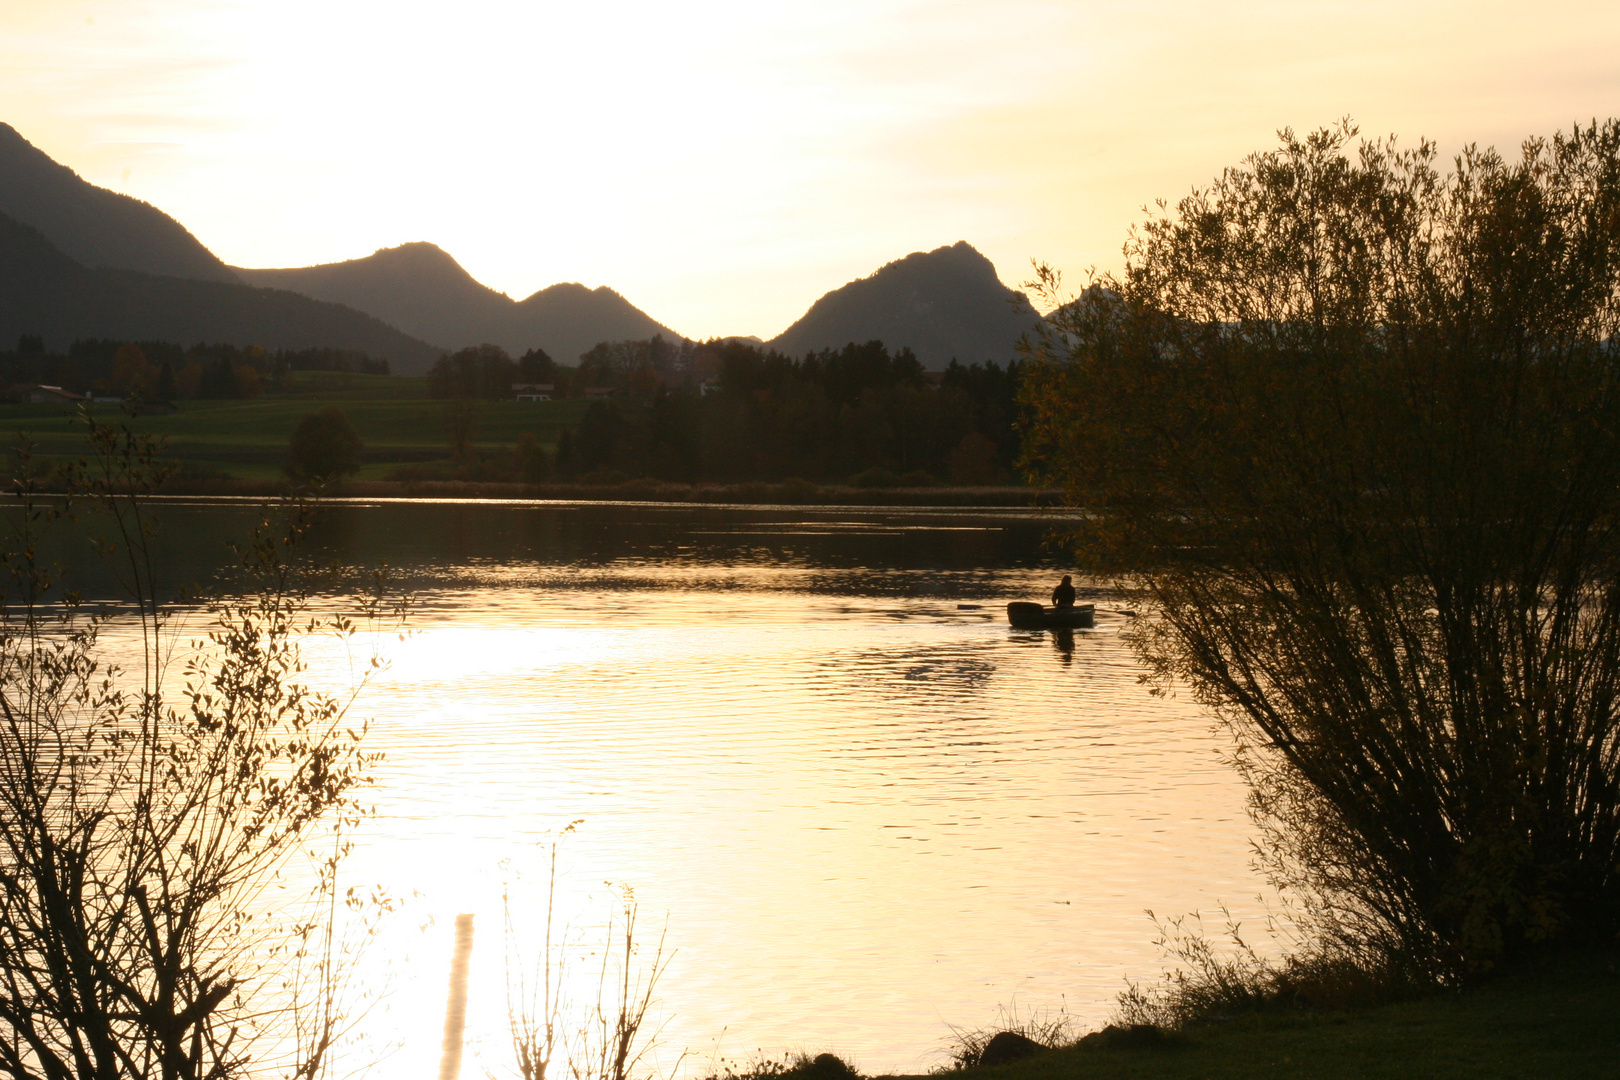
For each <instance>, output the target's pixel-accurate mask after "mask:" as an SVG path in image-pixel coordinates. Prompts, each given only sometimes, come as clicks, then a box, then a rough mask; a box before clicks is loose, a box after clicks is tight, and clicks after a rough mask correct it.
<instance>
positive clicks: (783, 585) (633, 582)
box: [309, 566, 1260, 1080]
mask: <svg viewBox="0 0 1620 1080" xmlns="http://www.w3.org/2000/svg"><path fill="white" fill-rule="evenodd" d="M821 573H822V572H821V571H817V570H814V569H809V568H806V569H801V570H792V569H781V568H778V569H775V570H772V571H771V572H769V573H761V572H755V571H749V570H737V569H735V568H707V569H704V568H694V567H684V568H683V567H679V566H676V567H672V568H671V567H666V568H665V569H663V570H659V569H657V568H654V567H644V568H641V569H638V570H634V571H625V572H620V573H618V574H616V575H603V576H595V577H593V576H592V574H590V573H580V572H558V573H554V574H541V575H538V576H535V575H530V576H529V577H527V578H524V577H522V575H516V576H514V575H513V574H511V573H507V572H504V571H502V570H500V569H499V568H493V567H492V568H490V569H489V570H488V578H487V580H485V581H484V582H483V583H482V584H481V585H479V587H476V588H465V589H459V590H456V589H451V590H440V591H434V592H429V593H427V594H425V595H424V596H423V597H422V598H421V604H420V607H419V611H418V613H417V616H416V618H415V620H414V626H415V628H416V634H415V636H414V637H412V638H411V639H410V640H408V641H407V642H405V643H403V644H398V645H393V646H390V647H389V648H388V650H387V652H388V653H389V656H390V660H391V662H392V666H391V667H390V668H389V669H388V670H387V671H386V672H385V673H384V674H383V675H382V676H381V677H380V678H379V679H377V680H376V682H375V683H374V684H373V685H372V686H371V687H369V688H368V689H367V691H366V692H365V694H364V696H363V697H362V699H361V702H360V704H359V706H358V711H359V712H360V713H361V714H363V715H365V716H370V717H373V718H375V720H374V727H373V730H372V735H371V737H370V745H371V747H372V749H375V750H380V751H383V752H385V753H386V754H387V760H386V761H385V762H384V763H383V765H382V766H381V767H380V768H379V770H378V772H377V786H376V788H375V790H374V792H373V795H374V798H375V803H376V807H377V811H378V817H377V820H376V821H375V822H373V823H372V824H371V825H369V826H368V827H367V829H366V833H365V836H364V839H363V842H362V844H361V846H360V849H359V850H358V851H357V853H356V855H355V857H354V858H353V859H352V860H351V862H350V863H349V864H348V866H347V868H346V870H345V872H344V873H345V880H346V883H348V884H365V883H371V882H381V883H382V884H384V885H385V886H386V887H387V889H388V890H389V891H390V892H392V893H393V894H395V895H399V896H410V897H411V899H410V900H409V902H408V903H407V905H406V908H405V911H404V912H403V914H402V916H401V917H400V918H398V919H396V920H394V923H393V925H392V927H391V928H390V929H389V930H387V932H386V934H385V937H384V939H383V941H382V942H380V945H381V947H380V948H376V949H374V950H373V952H372V954H371V960H370V963H371V964H372V965H373V966H372V969H371V976H370V977H371V978H372V979H373V980H379V981H380V980H381V979H382V978H383V975H382V971H383V969H384V968H387V969H389V972H390V974H389V977H390V978H391V979H392V981H393V983H392V984H393V987H394V989H393V992H392V994H391V996H390V998H389V1000H388V1002H387V1008H386V1011H385V1012H382V1011H380V1012H378V1013H376V1014H374V1016H373V1017H372V1019H371V1020H370V1021H368V1025H367V1026H368V1028H369V1030H370V1031H371V1033H372V1036H373V1038H374V1040H376V1041H378V1042H385V1041H388V1039H389V1038H393V1039H397V1040H400V1041H402V1043H403V1045H402V1047H401V1049H400V1050H399V1051H398V1052H397V1053H396V1054H395V1055H394V1056H393V1057H391V1058H390V1059H389V1063H388V1064H387V1065H386V1066H384V1068H385V1069H386V1070H387V1072H388V1074H389V1075H390V1076H397V1077H399V1078H400V1080H416V1078H422V1080H426V1078H428V1077H431V1076H432V1075H434V1073H435V1069H436V1064H437V1061H438V1045H439V1038H440V1031H441V1025H442V1018H443V1009H444V1002H445V988H446V980H447V978H448V971H449V958H450V945H451V938H452V934H453V927H454V923H455V917H456V915H457V914H458V913H460V912H471V913H473V914H475V915H476V917H477V918H476V925H477V938H476V943H475V946H474V950H473V956H472V973H471V992H470V997H469V1003H468V1011H467V1033H468V1040H469V1041H468V1048H467V1060H466V1064H465V1065H464V1066H463V1075H466V1076H473V1075H478V1073H479V1072H481V1071H488V1072H491V1073H493V1074H495V1075H505V1074H507V1073H508V1072H509V1064H510V1061H511V1051H510V1047H509V1044H508V1041H507V1036H506V1033H505V1026H504V1023H505V1013H506V1001H505V991H504V980H503V959H502V956H503V944H502V936H501V929H500V927H501V896H502V892H503V887H505V886H506V885H509V884H510V885H511V886H512V887H513V888H514V889H516V890H517V891H518V892H519V893H521V894H523V899H521V900H520V901H519V903H518V905H517V907H518V910H517V911H516V912H515V918H516V921H517V923H518V924H519V927H520V929H522V930H523V931H524V932H527V933H537V932H538V930H539V927H540V925H541V920H542V910H541V904H540V902H539V900H538V899H537V898H538V896H539V895H540V893H541V890H543V887H544V881H545V876H546V875H545V861H546V853H547V851H548V848H547V844H548V843H549V841H550V839H551V838H552V837H554V836H555V835H556V833H557V832H558V830H560V829H562V828H563V827H564V826H566V825H567V824H568V823H569V822H571V821H574V820H576V819H583V824H581V825H580V826H579V827H578V830H577V832H576V833H575V834H573V835H570V836H569V837H567V838H566V840H564V842H563V844H562V848H561V857H560V860H559V866H560V870H561V874H562V882H561V899H560V902H559V909H560V914H559V919H560V921H566V922H568V923H570V924H572V925H573V926H574V927H575V929H576V934H577V933H584V932H585V928H588V927H593V926H599V925H600V924H601V923H602V921H603V920H604V919H605V917H606V914H607V912H608V910H609V909H610V907H611V905H612V902H613V901H612V896H613V893H612V890H611V889H610V888H609V887H608V886H607V885H605V884H604V883H606V882H613V883H616V884H627V885H629V886H632V887H633V888H634V890H635V894H636V897H637V898H638V900H639V903H640V906H641V935H642V943H643V945H644V947H645V948H647V949H649V950H650V949H651V947H652V945H654V944H655V943H656V937H657V934H658V932H659V930H660V929H661V928H662V927H663V925H664V922H665V918H666V916H667V920H668V944H669V947H671V948H673V949H675V950H677V951H676V955H675V957H674V959H673V961H672V963H671V964H670V966H669V968H668V971H667V974H666V975H665V976H664V978H663V980H662V981H661V983H660V984H659V992H658V995H657V996H658V1001H659V1004H658V1006H656V1007H655V1012H657V1013H658V1014H659V1016H660V1017H661V1018H663V1019H665V1020H667V1026H665V1028H664V1030H663V1035H662V1038H661V1044H662V1049H661V1051H660V1055H659V1061H660V1063H661V1064H662V1066H663V1067H664V1068H665V1069H666V1070H670V1069H673V1068H674V1067H675V1066H676V1062H677V1059H679V1058H680V1056H681V1054H682V1053H683V1052H686V1053H687V1055H688V1056H687V1057H686V1059H685V1061H684V1063H682V1064H681V1066H680V1068H681V1071H683V1072H688V1073H690V1072H693V1071H701V1070H703V1069H706V1068H707V1067H708V1066H709V1065H710V1064H711V1062H712V1058H713V1055H714V1054H715V1053H716V1052H718V1053H719V1054H721V1055H724V1056H726V1057H732V1058H735V1057H739V1056H740V1057H744V1058H747V1057H749V1056H751V1055H752V1054H753V1053H754V1052H755V1051H756V1050H763V1051H764V1052H766V1053H769V1054H774V1053H780V1052H782V1051H783V1050H787V1049H796V1048H803V1049H806V1050H809V1051H811V1052H812V1053H814V1052H819V1051H821V1050H832V1051H834V1052H837V1053H840V1054H842V1055H847V1056H848V1057H849V1058H850V1059H851V1060H853V1061H854V1062H855V1064H857V1065H858V1066H859V1067H860V1068H861V1069H863V1070H865V1071H868V1072H878V1071H889V1070H906V1071H918V1070H921V1069H924V1068H926V1067H927V1066H928V1065H930V1064H932V1063H934V1062H935V1061H937V1060H938V1053H937V1052H938V1050H939V1048H940V1046H941V1045H942V1043H943V1042H944V1040H945V1036H946V1034H947V1030H946V1024H947V1023H949V1024H955V1025H958V1026H969V1027H972V1026H978V1025H981V1024H986V1023H989V1022H991V1021H992V1020H993V1018H994V1014H995V1011H996V1008H997V1006H998V1005H1010V1004H1016V1005H1017V1006H1018V1007H1019V1008H1021V1009H1030V1008H1051V1009H1055V1008H1058V1007H1066V1008H1067V1009H1068V1011H1069V1012H1070V1013H1071V1014H1073V1015H1074V1016H1075V1017H1077V1018H1078V1019H1079V1020H1080V1021H1081V1022H1083V1023H1085V1024H1096V1023H1100V1022H1101V1021H1103V1020H1104V1019H1105V1018H1106V1016H1107V1013H1108V1011H1109V1009H1110V1008H1111V1005H1112V1001H1113V997H1114V995H1115V994H1116V993H1117V991H1118V990H1119V989H1121V987H1122V986H1123V985H1124V979H1125V978H1126V976H1127V975H1129V976H1132V977H1136V978H1141V977H1144V976H1151V975H1153V974H1155V973H1156V972H1157V971H1158V970H1159V957H1158V955H1157V953H1156V950H1155V948H1154V947H1153V944H1152V939H1153V936H1154V931H1153V928H1152V925H1151V924H1150V922H1149V921H1148V920H1147V918H1146V917H1145V915H1144V914H1143V911H1144V909H1145V908H1153V909H1155V910H1156V911H1159V912H1161V913H1181V912H1184V911H1191V910H1194V909H1203V910H1205V911H1209V910H1210V909H1212V908H1213V907H1214V906H1215V905H1217V904H1218V903H1222V902H1225V903H1227V904H1230V905H1232V907H1233V909H1234V911H1235V912H1237V913H1240V914H1243V913H1247V914H1249V915H1250V916H1252V915H1254V914H1255V904H1254V903H1253V901H1252V898H1253V897H1254V896H1255V894H1256V893H1257V892H1259V891H1260V884H1259V882H1258V880H1257V879H1256V878H1255V877H1254V875H1253V874H1252V873H1251V872H1250V871H1249V869H1248V854H1247V840H1246V837H1247V835H1248V830H1247V821H1246V819H1245V816H1244V813H1243V804H1242V791H1241V787H1240V785H1239V783H1238V781H1237V780H1236V778H1235V777H1234V776H1233V775H1232V774H1231V772H1230V771H1229V770H1228V769H1226V768H1225V767H1224V766H1223V765H1222V764H1221V763H1220V761H1219V758H1218V754H1219V751H1220V750H1221V748H1222V746H1223V742H1222V740H1221V738H1220V737H1219V736H1217V735H1216V734H1214V733H1213V732H1212V731H1211V728H1210V721H1209V719H1208V718H1207V716H1206V715H1205V714H1204V713H1203V712H1201V711H1200V710H1199V709H1198V708H1196V707H1195V706H1194V705H1193V704H1192V703H1191V702H1190V701H1189V700H1187V699H1185V698H1169V699H1161V698H1154V697H1151V696H1150V695H1149V694H1148V693H1147V691H1146V689H1144V687H1142V686H1141V685H1140V684H1139V683H1138V678H1137V676H1138V669H1137V667H1136V665H1135V664H1134V662H1133V661H1132V659H1131V657H1130V655H1129V653H1128V652H1127V650H1126V648H1125V647H1124V645H1123V643H1122V642H1121V641H1120V640H1119V636H1118V631H1119V629H1120V628H1121V626H1122V625H1123V624H1124V621H1125V620H1124V618H1123V617H1122V616H1120V615H1118V614H1117V613H1114V612H1113V611H1111V610H1110V606H1109V605H1108V604H1106V603H1105V604H1103V605H1102V615H1101V617H1100V618H1099V622H1098V629H1097V630H1095V631H1092V632H1081V633H1077V634H1075V635H1074V638H1073V645H1072V649H1067V648H1065V647H1063V643H1061V642H1059V641H1057V639H1056V638H1055V637H1054V636H1053V635H1050V634H1026V633H1015V632H1012V631H1010V630H1009V629H1008V628H1007V627H1006V625H1005V623H1004V620H1003V618H1002V613H1001V604H1002V603H1003V602H1004V599H1003V598H1004V597H1005V596H1006V595H1009V594H1010V595H1025V594H1027V595H1039V593H1040V592H1041V591H1044V590H1045V589H1049V588H1050V582H1049V580H1048V577H1049V575H1046V574H1044V573H1036V572H1034V571H1028V570H1017V571H1008V572H1005V573H1001V574H990V575H983V574H980V575H976V576H975V577H974V578H973V579H972V581H971V582H969V583H968V584H967V585H964V586H963V587H962V588H961V589H958V590H957V593H958V595H961V594H963V593H971V592H972V586H973V583H975V582H976V583H977V585H978V587H979V588H980V591H981V593H982V596H983V600H984V602H983V605H982V607H981V609H979V610H962V609H959V608H958V607H957V600H956V599H955V598H954V597H953V599H951V600H949V601H947V600H941V599H939V598H938V596H937V594H936V595H935V596H931V597H916V596H906V595H902V594H903V593H904V591H905V590H903V589H886V588H881V587H878V588H874V589H873V590H871V592H870V593H869V594H868V595H861V594H859V593H858V592H854V591H852V590H850V589H848V588H844V587H842V586H841V587H840V589H839V590H838V591H837V592H836V593H833V592H827V591H818V589H817V587H816V580H817V578H818V575H819V574H821ZM660 575H662V577H660ZM649 583H650V585H651V586H654V587H645V586H649ZM961 599H962V600H963V601H971V600H972V599H973V597H972V596H970V595H961ZM309 655H310V657H311V659H312V662H313V672H314V675H315V677H316V679H317V681H319V680H320V679H321V678H322V677H323V675H322V672H323V671H325V672H327V673H328V674H329V675H330V676H331V678H332V679H333V681H334V682H341V680H342V678H343V677H346V672H347V668H346V667H343V666H342V665H345V664H346V663H347V661H346V659H345V658H344V657H343V656H342V655H341V654H340V653H338V652H337V651H335V650H332V649H331V648H330V647H329V646H325V645H322V644H321V643H318V642H317V643H312V646H311V649H310V654H309ZM340 667H341V668H342V674H339V668H340ZM385 957H386V962H385ZM388 1033H392V1034H391V1035H390V1034H388Z"/></svg>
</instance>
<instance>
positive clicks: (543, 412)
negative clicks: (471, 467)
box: [0, 372, 589, 480]
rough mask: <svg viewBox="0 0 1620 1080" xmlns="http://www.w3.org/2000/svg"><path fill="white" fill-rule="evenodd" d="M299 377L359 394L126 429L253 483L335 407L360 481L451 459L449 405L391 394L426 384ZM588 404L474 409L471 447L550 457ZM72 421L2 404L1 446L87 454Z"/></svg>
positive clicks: (190, 414) (52, 408)
mask: <svg viewBox="0 0 1620 1080" xmlns="http://www.w3.org/2000/svg"><path fill="white" fill-rule="evenodd" d="M295 374H297V375H309V376H316V375H320V376H326V375H342V376H343V377H344V378H347V379H350V380H354V381H355V382H356V385H355V386H353V387H351V388H350V389H346V390H345V389H334V388H325V389H319V388H306V389H300V390H298V391H296V392H293V393H288V394H274V395H268V394H267V395H265V396H262V397H257V398H248V399H246V400H241V401H181V402H179V403H178V405H179V408H178V411H176V412H174V413H172V414H170V415H168V416H142V417H138V418H136V419H135V420H133V421H132V422H131V426H132V427H133V428H134V429H135V430H136V431H140V432H143V433H148V434H152V435H157V436H159V437H161V438H163V439H164V440H165V443H166V456H168V457H172V458H176V459H179V460H182V461H189V462H193V463H195V464H198V465H202V466H207V467H210V468H213V469H216V470H218V471H221V472H224V473H226V474H228V475H230V476H233V477H236V478H239V479H243V480H259V479H266V478H269V477H271V476H275V475H279V474H280V467H281V464H282V462H283V461H284V460H285V459H286V455H287V442H288V440H289V439H290V438H291V437H292V432H293V429H294V428H295V427H297V425H298V421H299V420H300V419H302V418H303V417H304V416H305V415H307V414H308V413H311V412H313V411H314V410H315V409H317V408H319V407H320V406H322V405H325V404H328V403H333V404H336V405H338V406H339V407H340V408H342V409H343V411H344V412H345V413H346V414H347V415H348V417H349V421H350V422H351V423H352V424H353V425H354V427H355V431H356V432H358V433H359V435H360V440H361V442H362V443H364V444H365V447H366V464H365V467H364V468H363V469H362V472H361V477H362V478H370V479H375V478H380V477H381V476H383V475H385V474H386V473H387V472H388V471H390V469H391V468H392V467H393V466H394V465H397V464H401V463H407V462H410V463H417V462H431V461H448V460H449V457H450V451H449V447H448V445H447V443H446V439H445V432H444V408H445V403H444V402H443V401H438V400H435V399H432V398H428V397H426V396H423V394H424V393H425V391H424V390H423V389H422V388H416V387H412V386H408V385H407V386H398V385H390V384H398V383H405V384H410V383H423V382H424V380H421V379H406V378H402V377H398V376H384V375H370V376H368V375H347V374H346V373H335V372H297V373H295ZM359 383H368V384H369V383H379V384H381V385H380V386H377V387H373V386H369V385H366V386H361V385H359ZM362 395H363V396H362ZM412 395H415V396H412ZM588 404H589V403H588V402H586V401H584V400H581V399H569V400H564V401H537V402H527V401H525V402H518V401H486V402H480V403H479V406H478V413H477V421H476V424H475V428H474V432H473V445H474V446H475V447H478V448H483V449H492V448H495V447H501V446H512V445H515V444H516V443H517V441H518V438H519V436H521V435H522V434H524V433H525V432H527V433H531V434H533V435H534V437H535V439H536V441H537V442H539V443H540V445H542V446H544V447H546V448H548V449H554V448H555V446H556V441H557V437H558V435H559V434H561V432H562V430H563V429H564V428H566V427H573V426H575V425H577V424H578V423H579V419H580V417H581V416H582V415H583V413H584V411H585V408H586V406H587V405H588ZM102 408H103V409H105V410H107V411H108V412H109V413H114V412H115V410H116V406H102ZM76 415H77V412H76V410H75V409H74V408H72V407H69V406H62V405H0V432H3V433H5V436H6V438H5V439H4V441H5V442H7V443H9V442H11V441H12V439H11V438H10V436H12V435H13V433H16V432H26V433H27V434H28V436H29V437H30V438H31V439H32V440H33V441H34V442H35V444H36V446H37V450H36V453H37V454H38V456H39V457H40V458H41V459H44V460H49V459H52V458H61V457H73V456H76V455H78V454H80V453H82V452H83V451H84V448H85V441H84V436H83V434H82V432H81V430H80V429H79V427H78V425H77V423H76V420H75V417H76Z"/></svg>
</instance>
